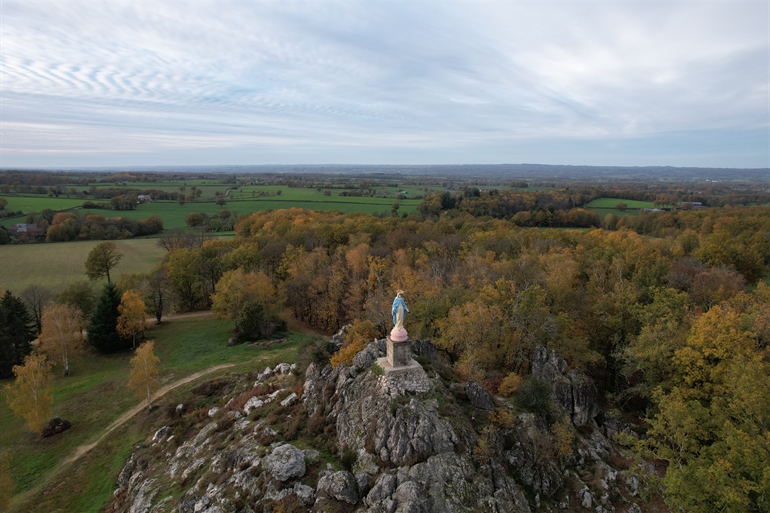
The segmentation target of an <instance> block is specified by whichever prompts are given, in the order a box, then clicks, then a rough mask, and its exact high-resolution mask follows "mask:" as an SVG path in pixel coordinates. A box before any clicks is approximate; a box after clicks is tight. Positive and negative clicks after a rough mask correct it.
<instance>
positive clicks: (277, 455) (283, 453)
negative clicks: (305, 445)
mask: <svg viewBox="0 0 770 513" xmlns="http://www.w3.org/2000/svg"><path fill="white" fill-rule="evenodd" d="M266 466H267V470H268V472H270V473H271V474H272V475H273V476H275V478H276V479H278V480H279V481H288V480H289V479H291V478H294V477H302V476H303V475H305V455H304V453H303V452H302V451H300V450H299V449H297V448H296V447H294V446H293V445H291V444H284V445H279V446H278V447H276V448H275V449H274V450H273V452H272V453H271V454H270V456H268V457H267V458H266Z"/></svg>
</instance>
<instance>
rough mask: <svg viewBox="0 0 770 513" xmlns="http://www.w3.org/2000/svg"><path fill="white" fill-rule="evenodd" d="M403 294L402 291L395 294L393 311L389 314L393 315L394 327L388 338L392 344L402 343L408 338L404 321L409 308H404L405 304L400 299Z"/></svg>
mask: <svg viewBox="0 0 770 513" xmlns="http://www.w3.org/2000/svg"><path fill="white" fill-rule="evenodd" d="M403 294H404V291H403V290H399V291H398V292H397V293H396V298H395V299H394V300H393V310H392V311H391V314H392V315H393V324H394V326H393V330H392V331H391V332H390V338H391V339H392V340H393V342H403V341H405V340H406V339H407V338H408V335H407V332H406V330H405V329H404V320H405V319H406V314H407V313H408V312H409V308H407V307H406V302H405V301H404V298H403V297H402V295H403Z"/></svg>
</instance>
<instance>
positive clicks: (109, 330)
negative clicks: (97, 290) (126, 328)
mask: <svg viewBox="0 0 770 513" xmlns="http://www.w3.org/2000/svg"><path fill="white" fill-rule="evenodd" d="M118 306H120V293H119V292H118V289H117V288H116V287H115V284H114V283H108V284H107V285H105V286H104V290H103V291H102V295H101V296H100V297H99V300H98V301H97V302H96V306H95V307H94V311H93V313H91V319H90V322H89V324H88V343H89V344H91V345H92V346H93V347H94V348H96V349H98V350H99V351H102V352H104V353H110V352H113V351H120V350H121V349H126V348H128V347H131V339H128V340H123V339H122V338H121V337H120V335H119V334H118V331H117V326H118V317H119V316H120V312H118Z"/></svg>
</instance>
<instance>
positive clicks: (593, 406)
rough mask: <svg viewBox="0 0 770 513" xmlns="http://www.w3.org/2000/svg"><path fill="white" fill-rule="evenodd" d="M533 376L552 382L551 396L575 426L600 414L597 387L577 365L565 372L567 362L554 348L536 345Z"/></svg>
mask: <svg viewBox="0 0 770 513" xmlns="http://www.w3.org/2000/svg"><path fill="white" fill-rule="evenodd" d="M532 376H534V377H536V378H539V379H542V380H543V381H546V382H547V383H549V384H550V385H551V388H552V390H553V392H552V393H553V399H554V402H555V403H556V404H558V405H559V406H560V407H561V408H562V410H563V411H564V412H566V413H567V414H568V415H570V417H571V418H572V422H573V423H574V424H575V425H576V426H584V425H586V424H592V423H593V422H594V418H595V417H596V416H597V415H598V414H599V402H598V394H597V392H596V387H595V386H594V384H593V382H592V381H591V380H590V378H588V376H586V375H585V373H583V371H581V370H579V369H574V370H571V371H569V372H567V362H566V361H565V360H564V358H562V357H561V356H559V355H558V354H557V353H556V351H550V352H549V351H548V350H547V349H546V348H545V347H543V346H538V347H537V348H535V354H534V356H533V358H532Z"/></svg>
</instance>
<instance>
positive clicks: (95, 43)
mask: <svg viewBox="0 0 770 513" xmlns="http://www.w3.org/2000/svg"><path fill="white" fill-rule="evenodd" d="M498 163H511V164H516V163H539V164H575V165H578V164H579V165H622V166H650V165H671V166H700V167H731V168H732V167H735V168H741V167H743V168H746V167H754V168H764V167H770V2H768V1H767V0H753V1H741V0H724V1H720V0H711V1H709V0H697V1H678V0H661V1H633V0H606V1H581V0H562V1H558V2H553V1H548V0H533V1H519V2H514V1H500V2H484V1H472V2H471V1H463V2H458V1H451V0H441V1H425V0H410V1H395V0H394V1H381V0H368V1H345V0H342V1H325V0H323V1H322V0H313V1H310V2H297V1H291V0H280V1H277V2H272V1H238V0H233V1H227V0H217V1H209V0H195V1H191V2H185V1H181V0H177V1H159V0H153V1H141V0H131V1H123V0H109V1H106V2H99V1H94V0H86V1H78V0H55V1H47V0H35V1H29V0H23V1H7V0H0V168H19V167H21V168H41V167H42V168H46V167H47V168H68V167H92V166H93V167H99V166H153V165H158V166H169V165H180V166H184V165H188V166H189V165H227V164H498Z"/></svg>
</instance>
